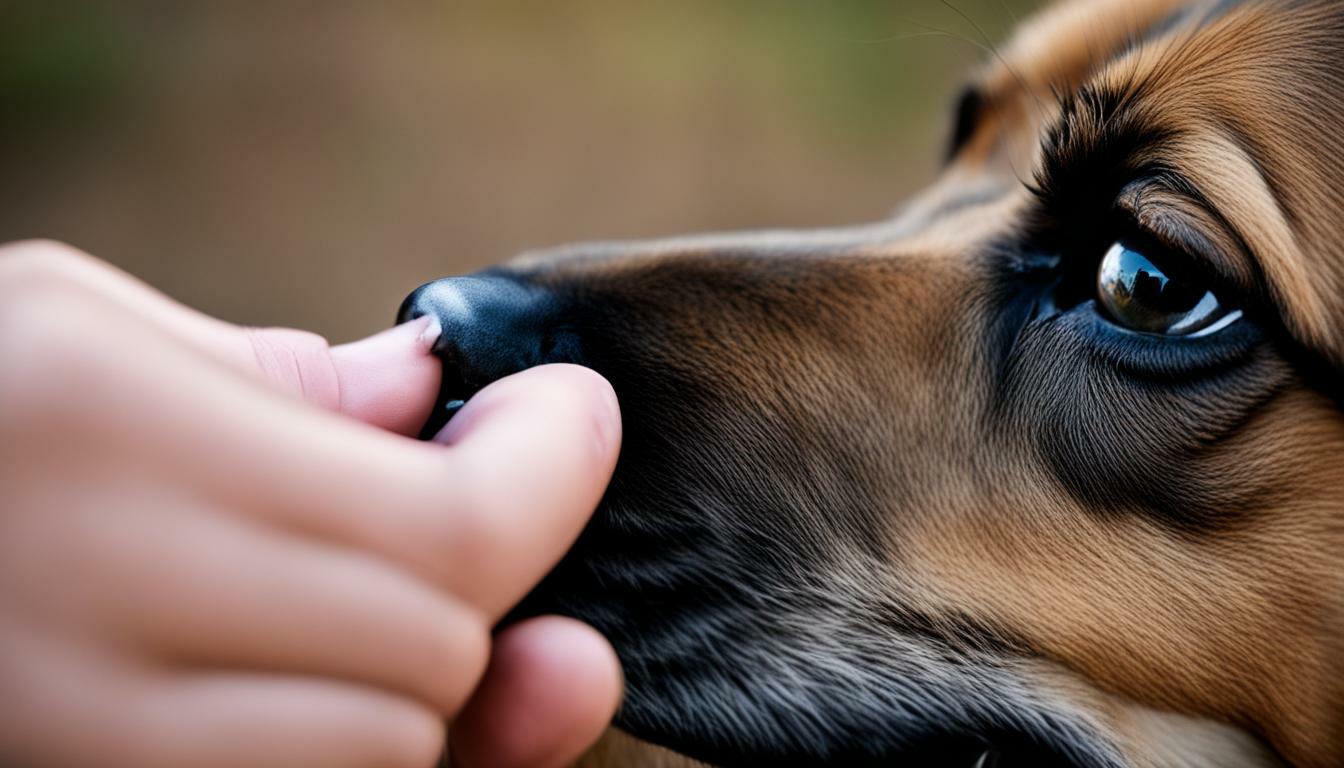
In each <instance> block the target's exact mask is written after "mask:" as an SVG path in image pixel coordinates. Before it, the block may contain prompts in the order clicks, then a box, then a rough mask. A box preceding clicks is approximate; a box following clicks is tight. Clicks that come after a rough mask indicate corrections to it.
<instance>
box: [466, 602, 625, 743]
mask: <svg viewBox="0 0 1344 768" xmlns="http://www.w3.org/2000/svg"><path fill="white" fill-rule="evenodd" d="M621 688H622V679H621V669H620V664H619V662H618V661H617V659H616V654H615V652H614V651H613V650H612V648H611V645H610V644H609V643H608V642H607V641H606V639H605V638H603V637H602V636H601V635H599V634H598V633H597V631H596V630H594V629H592V628H591V627H589V626H587V625H586V624H582V623H580V622H577V621H574V620H572V619H566V618H561V617H558V616H548V617H542V618H538V619H532V620H530V621H526V622H523V623H521V624H516V625H514V626H512V627H509V628H508V629H506V630H504V631H503V632H502V633H500V635H499V637H498V638H497V639H496V641H495V647H494V651H493V653H492V656H491V659H490V667H489V669H488V670H487V672H486V674H485V678H484V680H482V682H481V686H480V688H478V689H477V690H476V693H475V694H473V695H472V698H471V701H470V702H469V703H468V704H467V707H466V709H464V710H463V711H462V714H461V715H460V716H458V718H457V720H455V721H454V723H453V726H452V728H451V730H450V734H449V736H450V740H451V742H452V746H451V752H452V755H453V760H454V763H453V764H454V765H459V764H460V765H462V766H465V768H477V767H479V766H497V767H498V768H510V767H511V766H520V767H521V766H526V767H527V768H550V767H551V766H564V765H569V764H571V763H572V762H573V761H574V760H576V759H577V758H578V757H579V756H580V755H582V754H583V752H584V751H585V750H586V749H587V748H588V747H590V746H591V745H592V744H593V743H594V742H596V741H597V739H598V738H599V737H600V736H601V735H602V732H603V731H605V730H606V728H607V726H608V725H609V724H610V723H611V718H612V717H613V716H614V715H615V713H616V708H617V706H618V705H619V703H620V698H621Z"/></svg>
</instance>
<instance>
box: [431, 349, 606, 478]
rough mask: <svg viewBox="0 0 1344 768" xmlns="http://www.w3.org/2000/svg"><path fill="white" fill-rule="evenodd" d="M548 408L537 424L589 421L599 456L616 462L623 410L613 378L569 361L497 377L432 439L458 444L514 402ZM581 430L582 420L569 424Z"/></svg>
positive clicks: (508, 408) (539, 425)
mask: <svg viewBox="0 0 1344 768" xmlns="http://www.w3.org/2000/svg"><path fill="white" fill-rule="evenodd" d="M528 404H530V405H531V406H534V407H536V408H537V410H538V411H546V412H547V414H549V417H546V416H544V415H543V414H540V413H539V414H538V415H539V416H543V420H542V421H541V422H539V423H538V424H537V425H536V426H537V427H538V428H541V427H544V426H547V425H553V424H558V423H560V422H563V421H564V420H566V419H569V420H573V421H575V422H578V421H586V422H587V426H588V427H589V428H590V429H591V434H592V439H593V446H594V448H595V453H596V456H597V458H599V459H602V460H607V461H610V463H612V464H614V463H615V459H616V454H617V452H618V451H619V450H620V443H621V409H620V403H619V401H618V400H617V398H616V391H615V390H614V389H612V386H611V383H610V382H608V381H607V380H606V379H605V378H603V377H602V376H601V375H600V374H598V373H597V372H596V371H594V370H592V369H591V368H585V367H583V366H581V365H571V364H567V363H553V364H550V365H542V366H537V367H535V368H529V369H527V370H525V371H521V372H519V373H515V374H513V375H512V376H508V377H505V378H503V379H500V380H499V381H496V382H494V383H493V384H491V385H490V386H488V387H486V388H485V389H483V390H481V391H480V392H479V393H477V394H476V396H475V397H473V398H471V400H469V401H468V402H467V403H466V405H465V406H464V407H463V408H462V410H461V411H460V412H458V414H457V415H456V416H454V417H453V419H452V421H450V422H449V423H448V424H447V426H445V427H444V428H443V429H442V430H440V431H439V433H438V434H437V435H436V436H435V437H434V442H437V443H441V444H444V445H456V444H458V443H461V442H463V441H464V440H467V439H469V436H470V435H472V434H473V433H474V432H476V431H477V430H478V429H479V428H480V427H481V426H483V425H484V424H486V423H488V422H490V421H492V420H493V418H494V416H495V415H497V414H500V413H502V412H506V411H509V410H511V409H514V408H515V407H516V406H521V405H528ZM568 426H570V427H572V428H573V430H572V431H582V428H583V425H582V424H579V423H574V424H570V425H568Z"/></svg>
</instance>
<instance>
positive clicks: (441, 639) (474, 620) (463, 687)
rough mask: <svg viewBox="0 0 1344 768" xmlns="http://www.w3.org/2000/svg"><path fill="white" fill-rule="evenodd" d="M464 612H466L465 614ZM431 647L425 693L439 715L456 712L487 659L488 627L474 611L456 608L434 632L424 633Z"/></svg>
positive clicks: (474, 684)
mask: <svg viewBox="0 0 1344 768" xmlns="http://www.w3.org/2000/svg"><path fill="white" fill-rule="evenodd" d="M464 614H465V615H464ZM426 635H427V637H429V638H432V639H430V640H429V642H430V645H431V647H430V648H429V650H428V652H427V654H426V658H427V661H428V665H427V669H428V670H429V671H428V672H426V671H425V670H421V672H420V673H421V674H423V675H424V679H425V685H426V687H427V690H426V691H425V693H424V695H425V696H426V697H427V699H428V701H429V703H430V704H431V705H432V706H434V708H435V709H436V710H437V711H438V712H439V713H440V714H442V715H445V716H451V715H453V714H455V713H456V712H457V711H458V710H459V709H461V708H462V706H463V705H464V704H465V703H466V701H467V699H468V698H469V697H470V695H471V692H472V691H473V690H475V688H476V685H477V683H478V682H480V679H481V677H482V676H484V674H485V668H486V666H487V665H488V664H489V661H490V628H489V626H488V625H487V623H486V622H485V620H484V619H483V618H481V617H480V616H477V615H475V614H474V613H473V612H470V611H465V610H464V609H460V608H459V609H458V610H456V611H453V615H450V616H447V617H445V620H443V621H442V622H441V623H440V624H439V626H438V627H437V629H436V631H433V632H430V633H426Z"/></svg>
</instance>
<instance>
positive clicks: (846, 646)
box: [403, 0, 1344, 768]
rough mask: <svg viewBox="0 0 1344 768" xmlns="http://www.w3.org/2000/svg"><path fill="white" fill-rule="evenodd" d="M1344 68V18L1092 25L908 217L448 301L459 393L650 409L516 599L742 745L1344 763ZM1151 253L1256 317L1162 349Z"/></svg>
mask: <svg viewBox="0 0 1344 768" xmlns="http://www.w3.org/2000/svg"><path fill="white" fill-rule="evenodd" d="M1341 61H1344V7H1341V6H1340V5H1339V4H1338V3H1334V2H1328V1H1327V0H1293V2H1284V3H1274V2H1269V1H1268V0H1234V1H1232V2H1228V1H1227V0H1223V1H1222V2H1188V1H1187V0H1081V1H1079V2H1071V3H1065V4H1062V5H1060V6H1059V7H1057V8H1055V9H1054V10H1052V11H1050V12H1049V13H1047V14H1045V15H1044V16H1042V17H1041V18H1040V19H1038V20H1036V21H1033V22H1030V23H1028V24H1027V25H1026V26H1024V28H1023V30H1022V32H1021V33H1020V34H1019V36H1018V37H1017V38H1015V40H1014V41H1013V42H1012V43H1011V44H1010V45H1008V46H1007V47H1006V48H1005V49H1004V53H1003V57H1002V59H1001V60H999V59H996V61H995V62H994V63H993V65H992V66H990V67H989V68H988V69H986V70H985V71H984V72H982V73H980V74H979V75H978V76H977V77H976V78H974V80H973V82H972V85H971V88H970V90H969V91H968V93H969V94H971V95H970V96H969V97H965V98H963V99H962V102H961V103H962V104H963V108H962V109H961V110H960V112H961V114H960V115H959V116H958V118H957V126H956V131H955V134H956V136H955V142H954V143H955V151H954V153H953V157H952V160H951V161H950V162H949V164H948V166H947V168H946V170H945V172H944V174H943V175H942V176H941V178H940V179H939V180H938V181H936V182H935V183H934V184H933V185H932V186H931V187H930V188H929V189H928V190H927V191H926V192H925V193H924V194H922V195H920V196H918V197H917V198H916V199H915V200H913V201H911V202H909V203H908V204H907V205H905V206H904V207H903V208H902V209H901V213H900V214H899V215H897V216H896V217H895V218H893V219H892V220H890V221H886V222H881V223H878V224H873V225H866V226H861V227H853V228H845V229H837V230H826V231H811V232H800V231H776V232H762V233H746V234H740V235H709V236H699V237H692V238H681V239H675V240H663V241H655V242H647V243H607V244H595V245H583V246H572V247H569V248H564V249H558V250H554V251H547V252H542V253H537V254H530V255H527V256H524V257H522V258H520V259H518V260H516V261H515V262H513V263H511V264H510V265H508V266H506V267H503V268H500V269H497V270H492V271H491V272H490V273H488V274H485V275H482V276H478V277H470V278H457V279H452V280H447V281H439V282H436V283H432V284H430V285H429V286H427V287H425V288H422V289H421V290H420V291H418V292H417V293H416V294H414V295H413V296H412V297H411V298H410V299H408V302H407V305H406V307H405V308H404V309H403V318H405V317H410V316H414V315H417V314H422V313H430V314H434V315H435V316H436V317H437V318H438V319H439V321H440V323H441V325H442V327H443V330H444V334H443V337H442V338H441V339H440V343H439V344H438V345H437V346H436V351H437V352H438V353H440V354H441V355H442V356H443V357H444V359H445V372H446V373H445V390H444V395H443V399H444V401H445V402H451V401H455V400H461V399H465V398H466V397H469V396H470V395H471V393H472V392H474V391H475V390H476V389H479V387H480V386H483V385H484V383H488V381H489V380H493V378H497V377H499V376H502V375H505V374H507V373H509V372H512V371H514V370H518V369H520V368H522V367H526V366H528V365H534V364H537V363H540V362H553V361H564V362H577V363H581V364H584V365H588V366H590V367H593V368H595V369H596V370H597V371H599V372H600V373H602V374H603V375H604V376H606V377H607V378H608V379H609V380H610V381H611V382H612V384H613V386H614V387H615V389H616V391H617V394H618V396H619V397H620V400H621V404H622V412H623V414H624V419H625V442H624V445H623V449H622V455H621V458H620V462H619V465H618V467H617V471H616V475H615V478H614V480H613V482H612V484H611V487H610V489H609V491H608V493H607V495H606V497H605V499H604V500H603V503H602V505H601V507H600V509H599V510H598V512H597V514H596V516H595V517H594V520H593V522H592V523H591V524H590V526H589V528H588V529H587V530H586V531H585V533H584V534H583V535H582V537H581V538H580V540H579V542H578V543H577V545H576V546H575V548H574V549H573V551H572V552H571V553H570V554H569V555H568V556H567V557H566V559H565V560H564V561H563V562H562V563H561V564H560V566H559V567H558V568H557V569H556V570H555V571H554V572H553V573H552V574H551V575H550V576H549V577H548V578H547V580H546V581H545V582H544V583H543V584H542V585H541V586H540V587H539V588H538V589H537V590H536V591H535V592H534V593H533V594H532V595H531V596H530V597H529V598H528V600H527V601H525V603H524V604H523V605H522V606H519V608H518V609H517V611H516V612H515V614H514V616H515V617H519V616H524V615H529V614H533V613H539V612H560V613H565V614H569V615H573V616H577V617H579V618H581V619H583V620H585V621H587V622H589V623H591V624H592V625H593V626H595V627H596V628H597V629H599V630H600V631H602V632H603V633H604V634H605V635H606V636H607V637H609V638H610V639H611V640H612V642H613V644H614V646H615V647H616V649H617V652H618V654H619V655H620V657H621V661H622V664H623V666H624V669H625V673H626V677H627V696H626V700H625V703H624V705H623V706H622V708H621V711H620V714H619V716H618V718H617V725H618V726H620V727H621V728H622V729H624V730H625V731H627V732H628V733H629V734H631V735H632V736H634V737H635V738H637V739H639V740H642V742H647V743H649V744H656V745H661V746H662V747H667V748H671V749H672V750H674V751H675V752H677V753H678V754H680V755H684V756H687V757H688V758H695V759H699V760H705V761H710V762H714V763H720V764H727V765H757V764H762V763H767V762H771V761H774V762H784V763H788V764H816V763H825V762H840V763H843V764H851V763H859V764H863V763H870V764H877V763H882V764H893V763H894V764H902V765H963V764H964V765H968V766H969V765H974V764H976V761H977V760H980V759H981V758H982V756H985V755H990V756H992V757H993V759H994V760H997V761H998V762H997V763H993V764H997V765H1001V766H1002V765H1033V766H1034V765H1072V766H1152V767H1154V768H1164V767H1165V766H1204V765H1218V766H1270V765H1282V764H1291V765H1295V766H1304V767H1317V768H1325V767H1326V766H1334V765H1338V764H1340V762H1341V761H1344V680H1342V679H1341V678H1340V676H1339V674H1338V671H1339V670H1340V669H1341V668H1344V640H1341V638H1344V561H1341V559H1340V557H1339V555H1338V552H1340V551H1341V547H1344V501H1342V500H1344V465H1341V464H1340V459H1339V457H1340V456H1341V455H1344V416H1342V415H1341V412H1340V410H1339V403H1340V402H1341V398H1342V397H1344V393H1341V392H1340V391H1339V390H1338V384H1337V382H1339V381H1340V378H1339V377H1340V371H1341V369H1342V368H1344V300H1341V299H1340V297H1341V296H1344V193H1341V192H1340V191H1339V188H1338V185H1337V184H1336V182H1337V180H1338V179H1340V178H1344V147H1341V146H1340V140H1339V138H1338V137H1339V136H1341V135H1344V65H1341V64H1340V62H1341ZM966 105H969V106H966ZM1119 242H1124V243H1128V244H1131V245H1133V247H1136V248H1137V247H1141V248H1144V249H1146V250H1147V251H1148V252H1149V253H1150V254H1151V255H1154V257H1155V258H1158V257H1159V256H1160V259H1159V260H1161V261H1162V262H1163V263H1164V264H1168V265H1171V266H1170V269H1171V271H1172V273H1173V274H1179V275H1180V276H1182V279H1186V280H1190V281H1194V284H1195V285H1198V286H1201V287H1206V288H1208V289H1209V291H1210V293H1211V294H1216V295H1217V297H1218V299H1219V300H1220V301H1222V302H1226V304H1227V305H1228V307H1229V308H1232V307H1235V309H1236V310H1237V312H1239V313H1240V314H1238V315H1237V316H1236V317H1235V318H1233V319H1232V320H1231V321H1229V322H1227V323H1225V324H1223V325H1221V326H1218V327H1217V328H1215V329H1214V330H1213V331H1211V332H1209V333H1207V334H1201V335H1197V336H1191V337H1183V338H1175V337H1165V336H1163V335H1161V334H1156V333H1150V332H1144V333H1139V332H1135V331H1133V330H1132V329H1127V328H1126V327H1124V324H1123V322H1122V321H1121V319H1120V318H1117V317H1116V316H1114V315H1113V314H1111V313H1109V312H1108V310H1106V309H1105V308H1103V307H1102V306H1100V304H1099V302H1098V301H1097V291H1098V286H1097V280H1096V274H1097V269H1098V264H1099V263H1100V262H1101V260H1102V259H1103V258H1104V254H1106V253H1107V251H1108V249H1109V247H1110V246H1111V245H1113V244H1115V243H1119ZM1134 244H1138V245H1134ZM623 744H624V746H621V747H620V748H619V749H617V748H616V747H611V746H607V747H604V749H603V750H600V751H599V752H598V753H595V754H596V756H595V757H594V759H595V760H596V759H606V760H608V761H609V764H630V763H631V762H637V761H639V760H640V759H641V758H640V757H639V755H640V754H641V753H639V752H638V750H641V749H646V748H647V749H653V747H645V746H640V743H639V742H628V741H627V742H623ZM631 744H634V746H631ZM626 749H633V750H635V752H627V751H621V750H626ZM647 754H651V753H647ZM604 755H605V758H602V756H604Z"/></svg>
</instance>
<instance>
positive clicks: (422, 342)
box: [0, 241, 440, 434]
mask: <svg viewBox="0 0 1344 768" xmlns="http://www.w3.org/2000/svg"><path fill="white" fill-rule="evenodd" d="M0 250H2V251H3V252H4V254H5V255H6V256H7V257H8V258H10V259H11V260H10V262H7V264H8V265H10V266H8V267H7V268H8V269H11V270H14V269H16V267H14V266H12V265H13V264H22V265H23V266H21V267H18V268H21V269H25V270H28V271H29V272H36V273H39V274H40V275H41V277H40V278H39V279H41V280H45V281H47V282H50V283H56V284H59V285H61V286H63V287H64V288H65V289H66V290H79V291H84V292H87V293H89V294H92V295H95V296H97V297H98V299H99V300H100V301H101V302H103V303H105V304H110V305H113V306H116V307H118V308H120V309H121V310H122V311H124V312H125V313H127V314H130V315H134V316H135V317H138V318H139V319H141V320H142V321H144V322H146V323H149V324H151V325H153V326H154V327H156V328H158V329H160V330H161V331H162V332H164V333H166V334H169V335H171V336H173V337H174V338H176V339H178V340H179V341H182V342H185V343H187V344H189V345H191V346H192V347H194V348H195V349H197V350H199V351H202V352H205V353H206V354H208V355H210V356H211V357H213V358H214V359H216V360H218V361H220V362H223V363H225V364H226V365H228V366H229V367H231V368H233V369H234V370H237V371H240V372H242V373H244V374H246V375H248V376H252V377H255V378H258V379H259V380H262V381H265V382H267V383H268V384H270V385H271V386H273V387H275V388H277V389H279V390H281V391H284V392H287V393H289V394H293V395H296V396H299V397H302V398H303V399H305V400H308V401H309V402H312V403H314V404H316V405H319V406H322V407H325V408H327V409H329V410H335V411H340V412H342V413H345V414H346V415H348V416H352V417H355V418H358V419H361V420H363V421H367V422H369V423H371V424H374V425H375V426H380V427H383V428H385V429H390V430H392V431H395V432H399V433H402V434H414V433H415V432H416V430H418V429H419V427H420V425H421V424H423V423H424V421H425V419H427V418H428V416H429V411H430V408H431V407H432V406H433V400H434V397H435V395H436V394H437V391H438V382H439V376H440V368H439V364H438V362H437V361H436V360H435V359H434V358H433V356H431V355H430V353H429V352H430V347H431V346H432V344H433V342H434V338H433V336H431V337H428V338H424V337H422V334H423V332H424V331H425V328H426V326H427V325H428V323H429V322H431V321H430V320H429V319H423V320H420V321H413V322H411V323H406V324H405V325H404V326H402V327H401V328H400V329H394V330H393V331H389V332H384V333H381V334H378V335H376V336H374V337H371V338H369V339H365V340H363V341H358V342H354V343H352V344H347V345H343V346H338V347H335V348H332V347H330V346H329V345H328V343H327V341H326V339H323V338H322V337H321V336H319V335H317V334H314V333H309V332H307V331H298V330H292V329H287V328H243V327H239V326H236V325H233V324H231V323H226V322H224V321H222V320H218V319H216V318H213V317H210V316H209V315H206V314H204V313H202V312H198V311H196V310H195V309H192V308H191V307H188V306H185V305H183V304H180V303H178V302H177V301H174V300H173V299H171V298H169V297H168V296H166V295H164V294H163V293H160V292H159V291H157V290H155V289H154V288H152V287H151V286H149V285H147V284H145V283H144V282H142V281H140V280H137V279H136V278H135V277H133V276H131V275H129V274H127V273H125V272H123V271H121V270H119V269H117V268H116V267H113V266H112V265H110V264H107V263H106V262H103V261H100V260H98V259H96V258H94V257H92V256H89V255H88V254H86V253H83V252H81V251H79V250H78V249H75V248H72V247H71V246H68V245H64V244H62V243H53V242H47V241H31V242H24V243H17V244H12V245H7V246H4V247H3V248H2V249H0ZM14 257H17V258H14ZM435 335H437V334H435ZM113 343H115V342H113Z"/></svg>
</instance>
